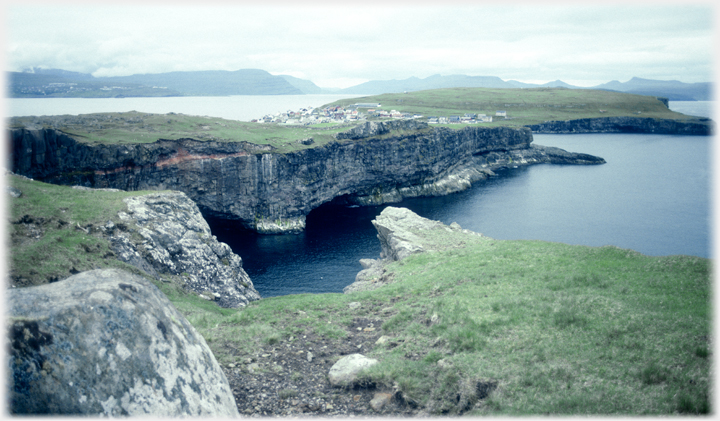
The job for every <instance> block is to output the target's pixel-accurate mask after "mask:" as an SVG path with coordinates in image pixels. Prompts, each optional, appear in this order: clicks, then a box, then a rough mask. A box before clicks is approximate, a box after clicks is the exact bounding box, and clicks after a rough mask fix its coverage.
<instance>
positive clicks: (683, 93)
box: [337, 75, 712, 101]
mask: <svg viewBox="0 0 720 421" xmlns="http://www.w3.org/2000/svg"><path fill="white" fill-rule="evenodd" d="M439 88H568V89H602V90H607V91H618V92H625V93H631V94H638V95H650V96H659V97H665V98H668V99H669V100H671V101H709V100H711V99H712V84H711V83H710V82H703V83H683V82H679V81H677V80H651V79H641V78H638V77H634V78H632V79H630V80H629V81H627V82H624V83H623V82H618V81H617V80H613V81H612V82H608V83H604V84H602V85H597V86H592V87H581V86H573V85H570V84H568V83H565V82H563V81H561V80H556V81H553V82H548V83H544V84H542V85H538V84H532V83H523V82H518V81H516V80H508V81H503V80H502V79H500V78H498V77H495V76H465V75H452V76H440V75H434V76H430V77H427V78H425V79H418V78H416V77H411V78H408V79H404V80H373V81H370V82H365V83H362V84H360V85H356V86H351V87H349V88H346V89H341V90H339V91H337V93H339V94H361V95H379V94H384V93H399V92H405V91H407V92H410V91H423V90H427V89H439Z"/></svg>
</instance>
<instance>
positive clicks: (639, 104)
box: [325, 88, 693, 126]
mask: <svg viewBox="0 0 720 421" xmlns="http://www.w3.org/2000/svg"><path fill="white" fill-rule="evenodd" d="M356 103H380V104H381V106H382V107H381V109H383V110H387V111H390V110H397V111H400V112H407V113H416V114H421V115H423V116H425V117H428V116H438V117H449V116H452V115H457V116H462V115H463V114H464V113H475V114H486V115H488V116H495V113H496V111H500V110H504V111H506V112H507V117H508V118H507V119H503V118H497V117H495V118H493V122H492V123H483V124H484V125H485V124H488V125H503V126H525V125H529V124H538V123H542V122H544V121H550V120H574V119H580V118H600V117H618V116H633V117H652V118H663V119H690V118H693V117H690V116H686V115H684V114H680V113H676V112H673V111H670V110H669V109H668V108H667V107H666V106H665V105H664V104H663V103H662V102H661V101H659V100H658V99H656V98H655V97H651V96H643V95H633V94H626V93H620V92H611V91H601V90H589V89H588V90H585V89H564V88H532V89H492V88H448V89H432V90H427V91H416V92H408V93H404V94H383V95H374V96H367V97H359V98H351V99H343V100H339V101H335V102H333V103H332V104H328V105H325V106H336V105H339V106H347V105H352V104H356Z"/></svg>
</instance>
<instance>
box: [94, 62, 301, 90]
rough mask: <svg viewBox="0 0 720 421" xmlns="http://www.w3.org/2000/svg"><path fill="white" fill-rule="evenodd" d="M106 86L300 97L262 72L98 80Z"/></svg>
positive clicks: (126, 77)
mask: <svg viewBox="0 0 720 421" xmlns="http://www.w3.org/2000/svg"><path fill="white" fill-rule="evenodd" d="M98 79H100V80H104V81H108V82H109V83H137V84H142V85H146V86H164V87H167V88H168V89H173V90H176V91H178V92H181V93H182V94H183V95H202V96H205V95H211V96H218V95H219V96H222V95H302V94H303V92H302V91H301V90H300V89H298V88H296V87H294V86H293V85H291V84H290V83H288V82H287V81H286V80H285V79H284V78H282V77H281V76H273V75H271V74H270V73H268V72H266V71H265V70H258V69H242V70H236V71H225V70H205V71H195V72H169V73H154V74H139V75H131V76H116V77H105V78H98Z"/></svg>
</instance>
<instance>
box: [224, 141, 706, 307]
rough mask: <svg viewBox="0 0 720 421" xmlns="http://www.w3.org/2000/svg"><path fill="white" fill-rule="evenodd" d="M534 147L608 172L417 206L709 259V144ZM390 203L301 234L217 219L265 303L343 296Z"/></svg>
mask: <svg viewBox="0 0 720 421" xmlns="http://www.w3.org/2000/svg"><path fill="white" fill-rule="evenodd" d="M534 138H535V141H534V143H536V144H540V145H547V146H557V147H560V148H563V149H565V150H568V151H574V152H584V153H590V154H593V155H598V156H601V157H603V158H605V160H606V161H607V164H604V165H599V166H572V165H535V166H531V167H522V168H517V169H510V170H506V171H502V172H500V173H499V174H498V176H497V177H493V178H491V179H489V180H486V181H484V182H480V183H477V184H476V185H474V186H473V187H472V188H471V189H469V190H467V191H464V192H460V193H456V194H452V195H449V196H443V197H431V198H415V199H409V200H406V201H404V202H402V203H398V204H394V205H392V206H402V207H407V208H409V209H411V210H413V211H414V212H416V213H418V214H419V215H421V216H424V217H426V218H431V219H435V220H439V221H442V222H443V223H446V224H450V223H452V222H457V223H459V224H460V225H461V226H462V227H463V228H467V229H470V230H473V231H477V232H481V233H483V234H485V235H487V236H490V237H493V238H497V239H507V240H511V239H537V240H546V241H555V242H562V243H568V244H581V245H588V246H603V245H615V246H618V247H622V248H630V249H634V250H637V251H639V252H641V253H643V254H647V255H655V256H659V255H672V254H687V255H694V256H701V257H710V256H711V254H712V251H711V246H710V239H711V235H710V234H711V233H710V227H711V221H710V215H711V213H710V184H711V170H710V168H711V167H710V159H711V152H712V150H711V143H712V138H710V137H701V136H669V135H636V134H633V135H624V134H607V135H594V134H584V135H535V136H534ZM384 208H385V206H375V207H359V208H347V207H344V206H336V205H332V204H328V205H324V206H322V207H320V208H318V209H316V210H314V211H313V212H311V213H310V215H308V218H307V228H306V230H305V232H304V233H303V234H300V235H285V236H259V235H256V234H253V233H250V232H247V231H243V230H241V229H238V228H237V227H234V226H232V225H229V224H226V223H222V222H220V221H211V227H212V229H213V233H214V234H215V235H217V237H218V239H219V240H220V241H223V242H226V243H228V244H229V245H230V246H231V247H232V248H233V250H234V251H235V252H236V253H237V254H239V255H240V256H241V257H242V258H243V261H244V267H245V270H246V271H247V273H248V274H249V275H250V278H251V279H252V280H253V282H254V284H255V288H256V289H257V290H258V291H259V292H260V294H261V295H262V296H264V297H269V296H276V295H284V294H295V293H305V292H309V293H323V292H341V291H342V289H343V287H345V286H346V285H348V284H350V283H352V282H353V281H354V279H355V275H356V274H357V272H358V271H360V270H361V269H362V267H361V266H360V264H359V263H358V260H359V259H362V258H377V257H379V253H380V245H379V243H378V240H377V238H376V232H375V229H374V227H373V226H372V224H371V222H370V221H371V220H372V219H373V218H374V217H375V216H376V215H377V214H379V213H380V212H381V211H382V210H383V209H384Z"/></svg>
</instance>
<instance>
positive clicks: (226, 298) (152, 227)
mask: <svg viewBox="0 0 720 421" xmlns="http://www.w3.org/2000/svg"><path fill="white" fill-rule="evenodd" d="M124 201H125V203H126V204H127V207H128V211H127V212H121V213H120V219H121V220H123V221H124V222H126V223H128V224H129V223H131V222H132V223H134V224H135V225H136V226H137V227H138V232H137V233H138V234H139V235H140V237H141V238H142V241H141V242H139V243H138V241H137V240H133V236H132V235H130V234H129V233H127V232H114V233H113V235H111V236H110V241H111V244H112V245H113V249H114V252H115V254H116V255H117V256H118V257H119V258H120V259H121V260H123V261H125V262H127V263H130V264H132V265H134V266H136V267H138V268H139V269H142V270H144V271H146V272H148V273H152V274H155V273H169V274H172V275H178V276H181V277H182V278H183V281H184V283H185V286H186V287H188V288H189V289H191V290H193V291H195V292H197V293H206V292H209V293H211V294H210V295H212V296H213V297H214V298H216V301H217V303H218V304H219V305H220V306H222V307H231V308H235V307H243V306H245V305H246V304H248V303H249V302H250V301H255V300H258V299H260V294H259V293H258V292H257V291H256V290H255V287H254V286H253V283H252V281H251V280H250V277H249V276H248V275H247V273H246V272H245V270H243V268H242V259H241V258H240V256H238V255H237V254H235V253H233V252H232V250H231V249H230V246H228V245H227V244H225V243H221V242H219V241H217V237H215V236H214V235H212V233H211V231H210V227H209V226H208V224H207V221H205V219H204V218H203V216H202V214H201V213H200V210H199V209H198V207H197V205H196V204H195V203H194V202H193V201H192V200H190V199H189V198H188V197H187V195H185V194H184V193H181V192H163V193H153V194H149V195H144V196H132V197H128V198H126V199H124ZM206 296H207V294H206Z"/></svg>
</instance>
